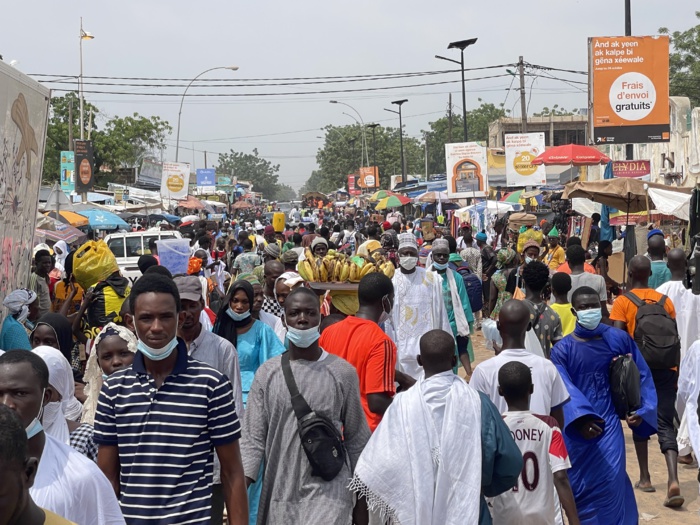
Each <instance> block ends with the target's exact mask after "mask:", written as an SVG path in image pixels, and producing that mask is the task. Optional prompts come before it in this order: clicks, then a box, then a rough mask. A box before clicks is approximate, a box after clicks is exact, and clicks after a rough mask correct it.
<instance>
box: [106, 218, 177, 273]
mask: <svg viewBox="0 0 700 525" xmlns="http://www.w3.org/2000/svg"><path fill="white" fill-rule="evenodd" d="M181 238H182V234H180V232H179V231H175V230H173V231H149V230H144V231H138V232H119V233H112V234H110V235H107V237H105V242H106V243H107V246H108V247H109V249H110V250H112V253H113V254H114V256H115V257H116V258H117V264H118V265H119V269H120V270H121V272H122V275H123V276H124V277H126V278H128V279H130V280H131V281H132V282H133V281H135V280H136V279H138V278H139V277H141V270H139V267H138V261H139V257H141V256H142V255H149V254H150V253H151V251H150V250H149V249H148V243H149V242H150V241H151V239H155V240H159V239H181Z"/></svg>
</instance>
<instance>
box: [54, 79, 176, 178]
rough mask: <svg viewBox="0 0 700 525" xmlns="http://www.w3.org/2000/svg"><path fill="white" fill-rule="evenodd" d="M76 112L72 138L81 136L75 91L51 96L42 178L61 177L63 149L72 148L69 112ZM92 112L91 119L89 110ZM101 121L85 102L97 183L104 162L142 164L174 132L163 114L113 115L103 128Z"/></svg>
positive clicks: (117, 165) (126, 165)
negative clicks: (145, 115) (152, 115)
mask: <svg viewBox="0 0 700 525" xmlns="http://www.w3.org/2000/svg"><path fill="white" fill-rule="evenodd" d="M71 106H72V114H73V138H74V139H79V138H80V111H79V107H80V101H79V99H78V96H77V95H76V94H75V93H68V94H66V95H65V96H63V97H54V98H52V99H51V111H50V114H49V124H48V128H47V139H46V149H45V153H44V169H43V179H44V181H46V182H53V181H56V180H58V179H59V175H60V171H61V159H60V157H61V151H67V150H70V149H72V148H71V147H70V144H69V142H70V141H69V128H70V120H71V119H70V114H71ZM91 111H92V120H91V119H90V112H91ZM101 120H102V115H101V113H100V110H99V109H98V108H97V107H95V106H93V105H92V104H90V103H89V102H85V103H84V110H83V121H84V125H85V128H86V133H85V137H86V138H87V136H88V133H87V128H88V126H91V131H90V138H91V139H92V141H93V150H94V153H95V171H96V174H97V180H98V183H102V184H104V182H105V181H106V180H107V179H106V178H105V174H104V172H103V173H100V171H101V170H100V168H102V166H103V165H104V166H105V167H107V166H108V167H109V168H110V169H112V170H116V169H119V168H133V167H135V166H138V165H139V164H140V163H141V160H142V159H143V157H144V156H146V155H148V154H149V153H153V152H155V151H156V150H159V149H162V148H164V147H165V139H166V137H167V136H168V135H169V134H170V133H171V132H172V128H171V127H170V124H168V122H166V121H164V120H161V119H160V117H144V116H141V115H139V114H138V113H134V115H133V116H130V117H124V118H122V117H114V118H112V119H110V120H108V121H107V122H106V123H105V125H104V126H103V127H102V128H98V125H97V122H98V121H101Z"/></svg>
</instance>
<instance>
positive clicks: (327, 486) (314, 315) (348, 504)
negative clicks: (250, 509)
mask: <svg viewBox="0 0 700 525" xmlns="http://www.w3.org/2000/svg"><path fill="white" fill-rule="evenodd" d="M385 303H386V301H385ZM285 321H286V323H287V339H288V341H289V351H288V352H287V353H285V354H284V355H283V356H276V357H273V358H271V359H269V360H268V361H266V362H265V363H263V364H262V365H260V368H258V371H257V373H256V374H255V379H254V380H253V384H252V386H251V388H250V393H249V394H248V404H247V407H246V412H245V419H244V422H243V427H244V430H245V431H244V433H243V439H242V443H241V454H242V456H243V466H244V469H245V475H246V482H247V483H248V484H251V483H253V482H254V481H255V480H256V479H257V478H258V477H259V475H260V474H259V472H260V467H261V465H262V464H263V463H264V483H263V489H262V495H261V498H260V508H259V512H258V521H257V523H265V524H268V525H282V524H288V523H333V524H339V525H351V523H366V521H362V522H361V521H358V519H359V518H360V513H361V512H363V511H364V516H362V517H364V519H365V520H366V519H367V516H366V509H361V508H360V507H359V506H358V508H357V509H356V512H357V514H355V516H353V507H354V505H355V503H354V501H353V500H354V498H353V495H352V493H351V492H350V491H348V489H347V485H348V478H351V477H352V473H353V469H354V467H355V464H356V463H357V460H358V458H359V456H360V453H361V452H362V449H363V448H364V446H365V444H366V443H367V440H368V439H369V436H370V432H369V427H368V426H367V421H366V419H365V415H364V412H363V410H362V403H361V401H360V390H359V385H358V379H357V372H356V371H355V369H354V368H353V367H352V365H350V364H349V363H347V362H346V361H344V360H343V359H341V358H339V357H337V356H335V355H333V354H330V353H328V352H326V351H325V350H324V349H323V348H321V346H319V337H320V333H319V327H320V324H321V312H320V306H319V302H318V297H317V296H316V294H315V293H314V292H312V291H311V290H309V289H308V288H297V289H296V290H293V291H292V292H291V293H290V294H289V297H287V300H286V301H285ZM283 358H284V359H285V360H286V359H288V360H289V361H288V362H289V365H290V367H291V373H292V375H293V377H294V382H295V383H296V385H297V387H298V391H299V393H300V394H301V396H303V398H304V400H305V401H306V403H307V404H308V406H309V407H310V408H311V410H313V411H314V412H315V413H316V414H319V415H321V416H324V417H325V418H327V420H330V421H331V422H332V424H333V425H334V426H335V427H336V428H337V429H338V430H339V431H341V432H342V438H343V444H344V448H345V451H346V462H345V464H344V465H343V467H342V469H341V470H340V472H338V473H337V475H336V476H335V477H334V478H333V479H332V480H330V481H325V480H324V479H322V478H320V477H318V476H314V475H313V474H312V469H311V464H310V462H309V460H308V458H307V456H306V454H305V453H304V450H303V448H302V443H301V440H300V438H299V432H298V425H297V417H296V415H295V413H294V410H293V409H292V404H291V402H290V396H291V394H290V391H289V388H288V387H287V384H286V381H285V378H284V374H283V370H282V366H283V361H282V359H283ZM353 518H355V520H354V521H353Z"/></svg>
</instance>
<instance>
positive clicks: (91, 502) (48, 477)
mask: <svg viewBox="0 0 700 525" xmlns="http://www.w3.org/2000/svg"><path fill="white" fill-rule="evenodd" d="M48 387H49V370H48V368H47V366H46V363H44V361H43V360H42V359H41V357H39V356H38V355H35V354H33V353H32V352H27V351H26V350H12V351H10V352H7V353H5V354H2V355H0V402H2V404H4V405H6V406H8V407H10V408H11V409H12V410H14V411H15V412H16V413H17V415H18V416H19V417H20V418H21V420H22V424H23V425H24V427H25V430H26V433H27V438H28V446H29V456H30V457H33V458H37V459H38V460H39V467H38V470H37V472H36V477H35V479H34V485H33V486H32V488H31V489H29V493H30V494H31V496H32V499H33V500H34V502H35V503H36V504H37V505H38V506H39V507H42V508H44V509H47V510H50V511H51V512H53V513H55V514H58V515H59V516H63V517H65V518H66V519H68V520H70V521H72V522H75V523H80V524H81V525H82V524H85V525H123V524H124V523H125V522H124V518H123V517H122V513H121V511H120V510H119V503H118V502H117V498H116V497H115V495H114V492H113V491H112V488H111V486H110V484H109V481H108V480H107V479H106V478H105V476H104V475H103V474H102V472H100V469H99V468H98V467H97V465H95V464H94V463H93V462H92V461H90V460H89V459H87V458H86V457H84V456H83V455H82V454H80V453H79V452H77V451H75V450H73V449H72V448H71V447H69V446H68V445H65V444H63V443H61V442H59V441H58V440H56V439H55V438H53V437H51V436H49V435H48V434H46V433H45V432H44V429H43V427H42V424H41V418H42V415H43V408H44V406H45V405H46V404H48V403H49V398H50V396H51V394H50V392H49V388H48Z"/></svg>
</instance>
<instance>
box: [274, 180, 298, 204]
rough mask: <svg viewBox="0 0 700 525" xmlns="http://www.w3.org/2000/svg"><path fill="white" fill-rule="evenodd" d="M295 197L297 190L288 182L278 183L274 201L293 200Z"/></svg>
mask: <svg viewBox="0 0 700 525" xmlns="http://www.w3.org/2000/svg"><path fill="white" fill-rule="evenodd" d="M296 198H297V192H296V190H295V189H294V188H292V187H291V186H290V185H289V184H280V185H279V186H277V191H276V192H275V200H276V201H293V200H295V199H296Z"/></svg>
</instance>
